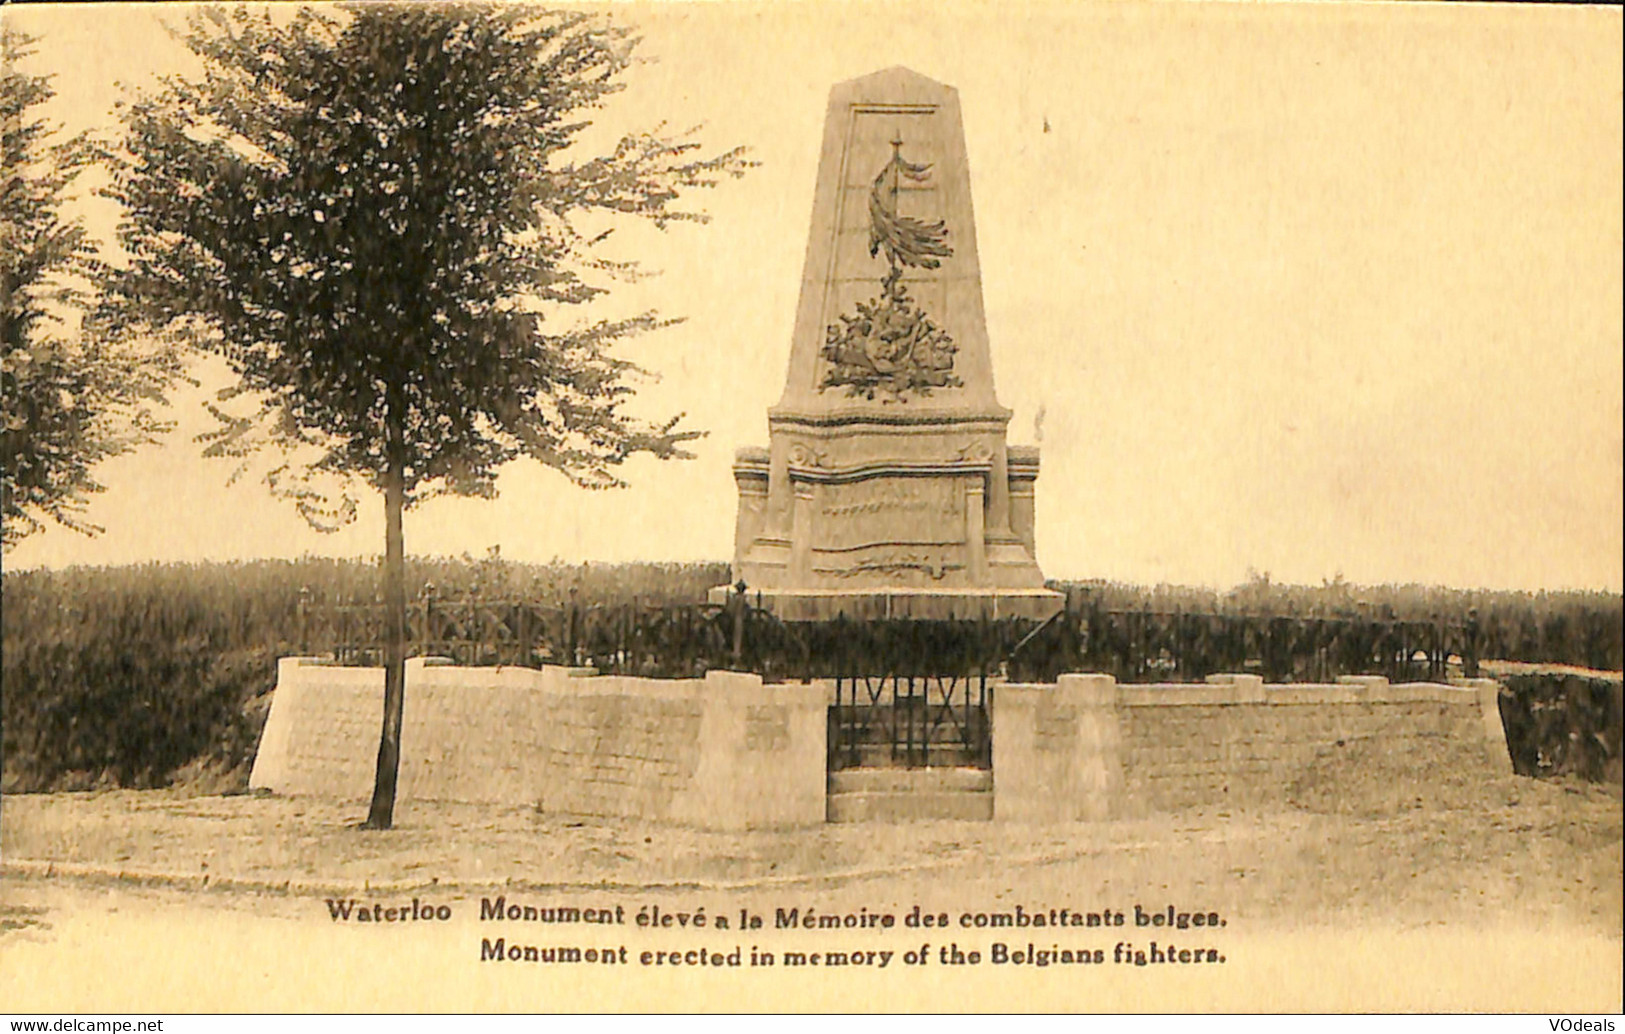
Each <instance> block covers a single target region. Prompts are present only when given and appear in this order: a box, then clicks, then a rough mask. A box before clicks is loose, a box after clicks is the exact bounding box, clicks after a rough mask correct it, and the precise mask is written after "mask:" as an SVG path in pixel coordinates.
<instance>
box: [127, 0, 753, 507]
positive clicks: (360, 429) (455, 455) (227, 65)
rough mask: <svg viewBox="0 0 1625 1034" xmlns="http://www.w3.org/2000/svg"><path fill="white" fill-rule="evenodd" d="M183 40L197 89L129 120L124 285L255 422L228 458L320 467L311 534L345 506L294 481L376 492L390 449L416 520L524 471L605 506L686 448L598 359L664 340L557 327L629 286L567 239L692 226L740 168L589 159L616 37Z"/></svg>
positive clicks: (668, 151)
mask: <svg viewBox="0 0 1625 1034" xmlns="http://www.w3.org/2000/svg"><path fill="white" fill-rule="evenodd" d="M183 38H184V40H185V42H186V43H187V45H188V46H189V47H190V48H191V49H192V50H193V51H194V52H195V53H196V54H198V55H199V56H201V57H202V58H203V59H204V62H205V65H206V69H207V70H206V73H205V74H204V76H203V77H202V78H201V79H199V80H198V81H195V82H193V81H187V80H185V79H181V78H174V77H172V78H169V79H168V80H166V81H165V83H164V85H163V88H162V90H161V91H160V92H158V93H157V94H156V95H154V96H150V97H147V98H145V99H142V100H139V101H138V102H136V103H134V104H133V105H132V106H131V107H130V108H129V109H128V111H127V112H126V123H127V126H128V139H127V148H128V150H129V153H130V156H131V157H130V160H129V161H128V162H127V163H125V164H124V165H123V167H122V168H121V169H119V171H118V173H117V175H116V179H115V185H114V187H113V189H112V190H111V193H112V194H113V196H115V197H117V198H118V199H119V200H120V201H121V202H123V204H124V205H125V206H126V210H127V212H128V218H127V220H126V222H125V223H124V225H123V229H122V234H121V239H122V242H123V244H124V246H125V247H126V248H127V249H128V250H129V251H130V252H131V254H132V255H133V261H132V262H131V264H130V266H129V268H128V270H127V271H125V273H124V274H123V275H122V276H121V277H120V278H119V279H118V280H117V281H116V282H115V289H116V293H117V295H118V298H119V300H120V302H121V304H122V309H123V311H124V312H125V313H126V314H127V316H128V318H132V319H136V320H139V321H141V322H144V323H146V324H147V325H149V326H164V327H172V328H173V327H186V328H187V329H188V331H189V332H190V333H191V334H192V335H193V337H194V339H195V340H196V341H197V342H198V343H199V344H201V345H203V346H204V347H206V348H208V349H210V350H212V351H215V352H217V353H218V354H220V355H221V356H223V357H224V358H225V360H226V361H227V362H228V363H229V364H230V366H231V368H232V370H233V371H234V372H235V373H236V374H237V376H238V377H239V379H240V381H239V384H238V386H237V388H238V390H239V391H241V392H243V393H246V394H249V395H250V396H251V397H253V398H254V399H255V400H256V401H257V402H258V403H259V407H258V409H257V411H256V412H254V413H253V414H252V415H251V416H233V415H229V414H228V413H227V411H226V408H224V407H221V408H217V415H218V416H220V417H221V419H222V420H223V422H224V423H223V426H222V427H221V430H220V432H219V433H218V435H217V436H216V437H215V438H214V440H213V446H212V447H213V449H214V451H215V452H217V453H221V454H229V455H243V454H245V453H246V452H248V451H250V450H252V449H254V448H257V447H259V446H261V445H265V444H271V445H274V446H277V447H280V448H281V449H283V450H284V451H285V452H286V453H287V455H288V457H289V458H290V460H293V459H295V458H297V457H299V456H305V457H309V458H310V459H311V462H310V463H309V464H308V465H307V466H304V467H301V466H299V465H297V464H295V463H292V462H290V464H288V465H284V466H282V467H279V468H278V469H277V470H276V471H275V472H274V474H273V476H274V478H276V479H277V484H278V485H279V486H280V487H281V488H282V489H283V490H284V491H287V492H288V493H290V494H292V495H294V496H295V497H296V498H297V499H298V501H299V503H300V506H301V509H302V510H303V511H304V512H305V514H306V516H307V517H310V518H312V519H313V520H315V521H322V520H328V521H332V520H342V519H344V517H345V516H347V514H348V512H349V509H350V507H351V506H352V505H353V504H350V503H345V504H341V506H340V507H339V508H337V509H331V508H324V507H323V502H324V501H325V500H326V499H328V497H327V496H325V495H323V494H321V493H319V492H317V491H316V490H315V489H314V488H313V487H312V485H313V484H314V482H312V481H310V480H308V479H305V478H303V477H301V476H300V474H301V472H302V471H311V472H314V473H316V474H345V475H348V474H360V475H362V476H364V477H365V478H366V479H368V480H369V481H371V482H372V483H373V484H374V485H378V486H381V485H382V479H383V475H384V473H385V471H386V470H387V468H388V467H389V460H390V452H391V450H398V457H397V458H398V460H399V463H400V468H401V472H402V476H403V480H404V483H405V488H406V492H407V498H408V501H409V502H410V501H411V500H412V499H413V498H414V497H416V496H417V495H418V494H419V492H420V490H421V489H425V488H434V489H442V490H450V491H453V492H458V493H465V494H477V495H489V494H491V493H492V492H493V486H494V477H495V472H496V470H497V468H498V467H500V466H501V465H502V464H503V463H505V462H507V461H509V460H511V459H514V458H516V457H518V456H522V455H528V456H531V457H534V458H535V459H538V460H540V461H542V462H543V463H546V464H548V465H550V466H552V467H555V468H557V469H558V470H560V471H562V472H563V473H565V474H566V475H568V476H569V477H570V478H571V479H572V480H574V481H575V482H576V483H578V484H581V485H586V486H612V485H617V484H619V483H620V482H619V479H618V478H617V477H616V476H615V474H614V472H613V468H614V467H615V466H616V465H617V464H619V463H621V462H622V461H623V460H624V459H626V458H627V457H628V456H630V455H632V454H634V453H639V452H645V453H652V454H654V455H657V456H661V457H671V456H676V455H679V454H680V443H681V442H682V441H683V440H685V439H686V438H690V437H692V436H693V435H692V433H690V432H684V431H679V430H678V429H677V421H676V420H675V419H672V420H667V421H664V422H659V423H645V422H642V421H640V420H637V419H634V418H633V417H631V416H629V415H628V414H627V413H626V412H625V411H624V408H623V406H624V403H625V402H626V400H627V399H628V397H629V396H630V394H631V393H632V390H633V388H632V386H631V380H632V379H633V376H634V375H635V374H637V373H638V372H639V371H638V370H637V369H636V368H635V367H634V366H633V365H632V364H631V363H629V362H627V361H625V360H624V359H620V358H617V357H616V356H614V355H613V354H611V351H610V348H611V346H612V345H614V344H615V343H616V342H617V341H619V340H620V339H623V338H625V337H627V336H628V335H632V334H635V333H637V332H640V331H646V330H649V329H652V328H654V327H656V326H658V325H659V324H660V320H659V318H658V317H657V316H656V315H654V314H652V313H640V314H636V315H632V316H630V317H625V318H620V319H606V320H598V321H596V322H587V323H582V322H580V321H571V322H565V321H563V320H561V319H560V312H561V310H562V309H564V308H566V307H569V306H574V305H578V304H581V303H585V302H589V301H591V300H593V299H595V298H597V297H598V296H599V295H600V294H602V293H603V292H604V291H605V290H607V288H608V285H609V283H610V281H611V280H612V279H613V278H614V277H615V276H617V275H627V274H631V273H633V272H634V269H633V268H632V267H631V266H630V265H627V264H622V263H615V262H611V261H607V260H600V259H598V258H596V257H595V256H594V254H593V246H594V245H595V244H596V243H598V241H599V240H600V239H601V238H600V237H599V236H588V233H587V231H584V230H583V229H581V228H580V226H579V224H580V220H581V218H582V217H583V216H590V215H591V214H593V213H609V214H612V215H621V216H634V217H643V218H647V219H649V220H652V221H653V222H654V223H655V224H656V225H658V226H662V227H664V226H666V225H669V224H670V223H673V222H676V221H683V220H699V219H703V215H702V214H701V213H699V212H697V211H694V210H691V209H687V208H684V207H682V206H681V204H680V198H681V196H682V194H683V193H684V192H685V190H686V189H688V188H695V187H707V186H711V185H713V184H715V183H716V182H717V181H718V179H719V178H721V177H725V176H737V175H740V174H741V173H742V171H743V170H744V168H745V167H746V165H747V164H748V163H747V162H745V161H744V160H743V158H742V156H741V152H740V151H739V150H733V151H728V152H726V153H723V154H718V155H714V156H710V157H701V156H699V155H698V154H697V150H698V147H699V145H698V144H697V143H696V142H695V141H694V140H693V139H691V135H689V134H681V135H677V136H665V135H661V134H660V132H659V131H658V130H657V131H655V132H652V133H637V134H632V135H627V136H625V137H623V138H621V139H620V140H619V142H618V143H615V144H614V146H613V147H612V148H610V149H609V150H608V151H607V153H597V154H583V153H581V152H582V150H583V149H582V148H581V147H580V146H578V142H579V138H580V137H581V135H582V132H583V130H585V129H587V127H588V126H589V125H590V117H589V116H590V114H591V113H592V111H593V110H594V109H596V108H598V107H599V106H600V105H601V104H602V103H603V102H604V101H605V99H606V98H608V97H609V96H610V95H611V94H613V93H615V92H616V91H618V90H620V89H621V88H622V81H621V80H622V73H623V72H625V71H626V70H627V69H628V68H629V67H630V66H631V64H632V63H633V56H632V52H633V48H634V46H635V44H636V40H635V39H634V38H633V37H632V36H631V35H629V34H628V32H627V31H626V30H624V29H621V28H617V27H614V26H611V25H608V24H606V23H604V22H603V21H602V20H601V19H599V18H598V17H595V16H592V15H589V14H586V13H583V12H578V11H571V12H554V11H542V10H537V9H534V8H528V7H514V6H497V7H490V8H471V7H461V6H442V5H424V6H423V7H421V8H417V7H414V6H411V5H406V6H395V5H358V6H354V7H349V8H345V9H342V10H341V11H340V12H338V13H336V14H325V13H318V12H316V11H313V10H310V9H301V10H300V11H299V12H298V13H297V14H295V15H294V16H293V17H292V18H291V20H288V19H286V18H284V17H281V16H279V15H274V14H272V13H267V12H260V13H250V12H248V11H246V10H243V9H234V10H224V9H205V10H203V11H202V12H200V13H198V14H196V15H194V16H193V17H192V18H191V20H190V22H189V25H188V30H187V31H186V32H185V33H184V36H183Z"/></svg>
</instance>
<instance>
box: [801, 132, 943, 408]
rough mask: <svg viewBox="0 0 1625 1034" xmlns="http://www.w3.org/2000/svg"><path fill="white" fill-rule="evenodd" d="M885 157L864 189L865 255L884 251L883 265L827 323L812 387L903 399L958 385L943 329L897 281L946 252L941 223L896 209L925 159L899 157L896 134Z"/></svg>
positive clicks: (923, 175)
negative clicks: (866, 289) (823, 367)
mask: <svg viewBox="0 0 1625 1034" xmlns="http://www.w3.org/2000/svg"><path fill="white" fill-rule="evenodd" d="M891 145H892V155H891V158H890V160H888V161H887V162H886V164H885V165H884V166H883V167H882V168H881V170H880V172H879V174H878V175H876V176H875V180H874V184H873V186H871V187H870V190H869V255H870V257H871V258H873V257H876V256H878V255H879V254H880V252H881V251H882V250H884V251H885V253H886V262H887V266H888V272H887V273H886V275H885V277H884V278H882V279H881V281H880V284H881V290H880V295H879V296H878V297H876V298H873V299H871V300H870V301H868V302H859V303H858V307H857V313H856V314H855V315H846V314H845V313H843V314H841V316H840V322H839V323H832V324H830V325H829V327H828V328H826V331H825V341H824V349H823V356H824V359H825V360H826V361H827V362H828V363H829V364H830V368H829V372H827V373H826V374H825V375H824V379H823V381H822V382H821V383H820V384H819V385H818V390H819V391H823V390H824V389H826V388H836V387H842V386H844V387H845V388H846V389H847V394H848V395H859V396H862V397H864V398H870V399H872V398H875V397H876V396H877V395H878V396H880V397H881V398H882V399H884V400H886V401H893V400H895V401H898V402H907V401H908V400H909V396H910V395H911V394H913V395H922V396H923V395H929V394H931V389H933V388H957V387H960V386H961V385H962V384H963V383H964V382H963V381H961V380H960V379H959V378H958V377H956V376H954V372H953V368H954V353H955V352H956V351H958V349H959V346H958V345H956V344H954V340H953V338H952V337H950V336H949V335H948V332H947V331H945V330H943V329H942V328H941V327H938V326H937V325H936V324H935V323H933V322H932V320H931V317H929V316H927V315H926V314H925V312H924V311H923V310H921V309H920V307H919V306H917V305H915V304H914V300H913V299H912V298H910V297H909V294H908V288H906V287H904V286H903V270H904V268H905V267H908V266H915V267H918V268H920V269H936V268H937V267H938V266H940V265H941V264H942V263H941V262H940V261H939V260H940V259H943V258H947V257H948V256H950V255H952V254H953V253H954V252H953V248H951V247H949V246H948V243H947V238H948V228H947V226H946V225H945V224H944V223H943V221H942V220H940V219H939V220H938V221H936V222H934V223H927V222H924V221H923V220H920V219H914V218H911V217H909V216H905V215H902V214H900V213H899V212H898V205H897V199H898V196H899V194H900V193H901V191H902V190H903V189H904V188H903V186H902V184H903V182H904V181H905V180H906V181H908V182H910V183H924V182H926V180H928V179H929V178H930V175H931V166H930V165H917V164H915V163H914V162H911V161H909V160H907V159H906V158H904V157H903V155H902V147H903V141H902V140H893V141H892V142H891Z"/></svg>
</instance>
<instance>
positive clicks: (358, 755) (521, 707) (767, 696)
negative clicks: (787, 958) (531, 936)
mask: <svg viewBox="0 0 1625 1034" xmlns="http://www.w3.org/2000/svg"><path fill="white" fill-rule="evenodd" d="M383 685H384V676H383V671H382V669H378V668H345V667H337V666H333V665H329V664H325V663H323V662H321V661H319V660H312V659H309V658H299V657H290V658H284V659H283V660H282V661H281V662H280V665H279V667H278V671H277V689H276V694H275V695H274V696H273V698H272V702H271V713H270V715H269V717H268V718H267V720H266V724H265V732H264V734H263V736H262V738H261V741H260V749H259V753H258V755H257V756H256V757H255V760H254V770H253V773H252V775H251V777H250V780H249V785H250V786H251V787H254V788H263V789H269V790H274V791H276V792H278V793H286V794H296V795H297V794H308V795H319V796H326V797H337V798H365V797H367V796H368V795H369V794H370V793H371V791H372V780H373V768H374V763H375V758H376V752H377V744H378V730H379V723H380V720H381V717H382V708H383ZM825 731H826V723H825V709H824V694H823V692H822V691H821V690H819V689H816V688H812V687H806V686H797V685H789V686H776V685H770V686H763V684H762V681H761V679H760V678H759V677H758V676H755V675H744V674H737V673H733V672H711V673H709V674H707V676H706V677H705V678H703V679H685V680H666V679H640V678H633V677H629V676H595V675H591V674H590V673H584V672H577V671H572V670H569V669H565V668H543V669H540V670H534V669H529V668H458V667H451V666H441V665H436V664H434V663H432V662H425V661H423V660H415V661H411V662H409V663H408V665H407V682H406V707H405V717H404V723H403V728H402V731H401V755H402V759H401V776H400V778H401V782H400V796H401V799H402V800H403V801H410V800H414V799H417V800H451V801H469V802H483V803H494V804H509V805H536V806H538V807H540V808H541V809H542V810H544V811H549V812H560V813H567V814H581V815H601V816H632V817H641V818H648V819H654V820H664V821H672V822H680V823H686V824H692V825H698V826H705V827H710V828H719V829H754V828H770V827H779V826H796V825H806V824H812V823H817V822H822V821H823V818H824V749H825V747H824V737H825Z"/></svg>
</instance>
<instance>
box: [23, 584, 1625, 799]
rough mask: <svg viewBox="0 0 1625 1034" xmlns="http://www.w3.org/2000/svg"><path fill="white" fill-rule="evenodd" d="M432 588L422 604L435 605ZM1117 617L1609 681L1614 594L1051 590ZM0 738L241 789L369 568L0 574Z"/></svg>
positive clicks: (148, 782)
mask: <svg viewBox="0 0 1625 1034" xmlns="http://www.w3.org/2000/svg"><path fill="white" fill-rule="evenodd" d="M727 579H728V566H727V565H726V564H722V563H690V564H652V563H637V564H589V565H582V564H562V563H554V564H527V563H516V562H512V561H507V560H503V559H501V558H499V557H496V556H490V557H485V558H474V557H468V556H464V557H462V558H451V559H417V560H411V561H409V562H408V592H409V593H410V594H411V595H413V596H414V597H418V598H421V597H422V596H424V595H425V593H432V595H433V596H434V597H436V598H438V599H458V598H471V597H472V598H487V599H530V600H537V601H544V602H556V603H558V604H561V605H568V604H571V603H572V602H573V603H574V604H575V605H576V606H579V607H585V608H590V607H595V606H607V605H622V604H634V603H637V604H644V605H648V606H651V607H653V606H661V605H665V604H671V603H693V602H697V601H700V600H703V599H704V596H705V591H706V590H707V589H708V588H710V587H711V586H714V585H720V584H722V583H724V582H726V581H727ZM431 587H432V588H431ZM1057 588H1062V589H1065V590H1068V591H1070V592H1072V593H1073V594H1074V595H1079V596H1080V597H1081V596H1082V595H1083V594H1087V596H1088V597H1089V598H1090V599H1092V600H1093V601H1096V602H1098V603H1099V604H1101V605H1102V606H1104V607H1106V608H1108V609H1113V610H1120V609H1142V608H1149V609H1152V610H1159V611H1175V610H1177V611H1183V612H1186V613H1200V612H1209V613H1212V612H1222V613H1256V614H1272V615H1298V616H1338V615H1339V614H1347V615H1358V614H1361V613H1369V614H1371V615H1372V616H1377V617H1388V616H1391V617H1393V618H1396V619H1399V620H1449V621H1458V620H1459V621H1466V620H1470V619H1472V620H1476V621H1477V622H1478V623H1479V627H1480V629H1481V634H1482V636H1483V639H1482V642H1483V644H1484V647H1483V649H1482V650H1481V651H1480V653H1479V655H1480V656H1481V657H1483V658H1497V657H1499V658H1505V659H1510V660H1523V661H1543V662H1549V663H1567V664H1578V665H1584V666H1586V667H1593V668H1607V669H1618V668H1620V667H1621V666H1622V664H1621V655H1622V652H1625V651H1622V647H1621V635H1622V632H1621V620H1622V614H1625V605H1622V600H1621V597H1620V596H1619V595H1618V594H1609V593H1585V592H1548V593H1517V592H1483V591H1463V590H1450V589H1436V588H1427V587H1419V586H1381V587H1375V588H1369V587H1367V588H1357V587H1354V586H1348V585H1344V584H1342V583H1334V584H1329V585H1325V586H1321V587H1304V586H1287V585H1276V584H1271V583H1269V582H1268V581H1266V580H1262V579H1256V580H1253V581H1250V582H1248V583H1247V584H1246V585H1243V586H1241V587H1239V588H1238V589H1236V590H1233V591H1231V592H1228V593H1221V592H1214V591H1211V590H1202V589H1187V588H1177V587H1156V588H1144V587H1137V586H1129V585H1121V584H1115V583H1104V582H1088V583H1062V584H1058V585H1057ZM0 589H3V596H4V599H3V608H0V615H3V646H0V657H3V663H4V671H3V679H4V682H3V692H0V737H3V744H0V749H3V756H4V769H3V780H0V788H3V789H4V790H5V791H8V792H19V791H30V790H45V789H71V788H89V787H93V786H97V785H111V786H125V787H153V786H163V785H166V784H168V783H170V782H171V781H173V780H175V779H176V778H177V773H181V774H182V775H181V776H180V777H181V778H192V777H193V776H194V775H195V774H196V773H197V771H198V770H199V769H200V768H201V769H205V770H207V771H209V772H212V773H214V774H215V775H217V776H218V777H219V778H220V780H222V781H223V783H224V784H231V785H241V784H242V783H243V782H244V781H246V775H247V766H248V764H249V763H250V762H251V760H252V757H253V752H254V749H255V746H256V743H257V741H258V737H259V730H260V727H261V725H262V724H263V721H264V715H265V710H266V708H267V706H268V702H269V693H270V691H271V689H272V688H273V686H274V682H275V676H276V658H277V657H279V656H283V655H286V654H290V653H295V652H298V649H299V639H300V634H301V620H302V611H303V612H305V613H307V614H308V612H309V611H310V609H311V608H316V607H323V606H328V605H339V604H344V603H365V602H368V601H371V600H374V599H376V598H377V593H378V570H377V565H376V564H374V563H368V562H365V561H359V560H354V561H352V560H328V559H316V558H307V559H301V560H292V561H259V562H253V563H229V564H226V563H222V564H147V565H141V566H133V567H114V568H70V569H68V570H63V571H45V570H35V571H20V572H6V573H5V575H4V577H3V578H0Z"/></svg>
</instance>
